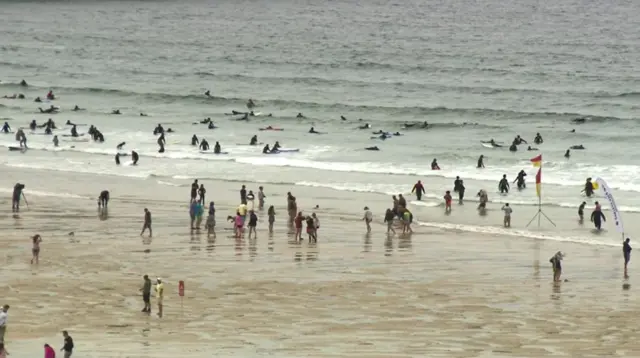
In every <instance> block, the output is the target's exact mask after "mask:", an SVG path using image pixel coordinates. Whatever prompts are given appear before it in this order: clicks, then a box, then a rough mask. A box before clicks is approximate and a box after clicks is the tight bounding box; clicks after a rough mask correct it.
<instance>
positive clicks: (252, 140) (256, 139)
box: [249, 135, 258, 145]
mask: <svg viewBox="0 0 640 358" xmlns="http://www.w3.org/2000/svg"><path fill="white" fill-rule="evenodd" d="M249 145H258V136H257V135H254V136H253V137H251V141H250V142H249Z"/></svg>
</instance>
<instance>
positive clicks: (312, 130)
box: [309, 127, 322, 134]
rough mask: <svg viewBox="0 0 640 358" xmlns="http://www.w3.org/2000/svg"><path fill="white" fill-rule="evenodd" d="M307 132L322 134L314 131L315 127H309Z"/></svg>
mask: <svg viewBox="0 0 640 358" xmlns="http://www.w3.org/2000/svg"><path fill="white" fill-rule="evenodd" d="M309 133H312V134H322V132H318V131H316V129H315V128H313V127H311V129H309Z"/></svg>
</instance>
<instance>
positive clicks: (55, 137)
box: [53, 135, 60, 147]
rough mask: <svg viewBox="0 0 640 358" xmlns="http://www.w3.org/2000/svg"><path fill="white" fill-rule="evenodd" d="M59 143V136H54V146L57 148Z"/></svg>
mask: <svg viewBox="0 0 640 358" xmlns="http://www.w3.org/2000/svg"><path fill="white" fill-rule="evenodd" d="M59 143H60V141H59V140H58V136H57V135H54V136H53V146H54V147H57V146H58V144H59Z"/></svg>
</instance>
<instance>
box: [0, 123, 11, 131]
mask: <svg viewBox="0 0 640 358" xmlns="http://www.w3.org/2000/svg"><path fill="white" fill-rule="evenodd" d="M1 131H2V133H10V132H11V127H10V126H9V123H8V122H4V124H3V125H2V130H1Z"/></svg>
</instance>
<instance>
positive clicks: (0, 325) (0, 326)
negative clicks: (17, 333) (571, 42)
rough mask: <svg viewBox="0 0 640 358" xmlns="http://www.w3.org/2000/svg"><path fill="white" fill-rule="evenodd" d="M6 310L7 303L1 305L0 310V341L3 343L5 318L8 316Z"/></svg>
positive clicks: (5, 326)
mask: <svg viewBox="0 0 640 358" xmlns="http://www.w3.org/2000/svg"><path fill="white" fill-rule="evenodd" d="M8 311H9V305H4V306H2V310H0V343H4V334H5V332H6V331H7V319H8V318H9V315H8V314H7V312H8Z"/></svg>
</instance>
